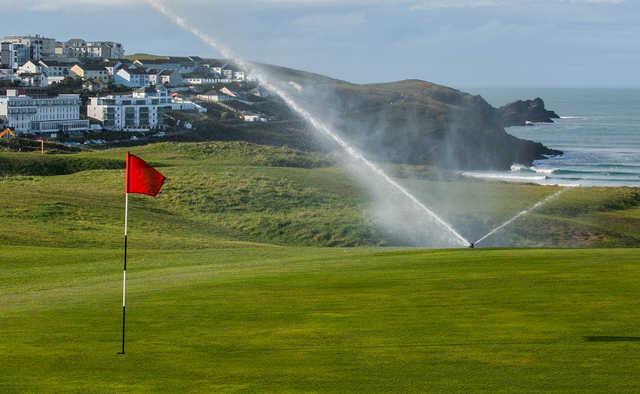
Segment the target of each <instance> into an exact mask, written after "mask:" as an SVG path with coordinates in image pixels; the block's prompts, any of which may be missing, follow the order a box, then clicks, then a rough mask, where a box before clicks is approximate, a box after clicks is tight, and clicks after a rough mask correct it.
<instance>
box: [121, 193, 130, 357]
mask: <svg viewBox="0 0 640 394" xmlns="http://www.w3.org/2000/svg"><path fill="white" fill-rule="evenodd" d="M128 230H129V193H126V192H125V198H124V269H123V271H122V351H121V352H120V354H124V333H125V318H126V304H127V303H126V301H127V233H128Z"/></svg>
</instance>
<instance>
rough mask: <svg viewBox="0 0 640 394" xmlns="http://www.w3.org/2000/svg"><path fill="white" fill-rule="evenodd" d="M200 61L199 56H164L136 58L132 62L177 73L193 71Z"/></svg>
mask: <svg viewBox="0 0 640 394" xmlns="http://www.w3.org/2000/svg"><path fill="white" fill-rule="evenodd" d="M201 62H202V59H201V58H199V57H193V56H192V57H166V58H154V59H137V60H135V61H134V64H135V65H137V66H140V67H144V68H149V69H156V70H172V71H176V72H177V73H179V74H188V73H191V72H194V71H195V70H196V69H197V68H198V67H199V66H200V63H201Z"/></svg>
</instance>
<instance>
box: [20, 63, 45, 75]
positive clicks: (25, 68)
mask: <svg viewBox="0 0 640 394" xmlns="http://www.w3.org/2000/svg"><path fill="white" fill-rule="evenodd" d="M41 72H42V67H41V66H40V64H39V63H38V62H35V61H33V60H29V61H27V62H26V63H25V64H23V65H22V66H20V67H18V69H17V70H16V74H18V75H22V74H39V73H41Z"/></svg>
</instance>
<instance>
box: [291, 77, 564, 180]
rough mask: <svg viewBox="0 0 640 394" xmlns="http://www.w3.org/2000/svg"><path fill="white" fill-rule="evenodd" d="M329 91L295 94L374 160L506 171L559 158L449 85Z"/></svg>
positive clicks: (338, 85) (341, 86)
mask: <svg viewBox="0 0 640 394" xmlns="http://www.w3.org/2000/svg"><path fill="white" fill-rule="evenodd" d="M301 85H302V84H301ZM303 86H304V85H303ZM324 91H325V93H324V94H323V93H322V92H323V88H322V87H321V86H318V85H316V86H314V87H311V88H305V89H304V90H303V92H302V93H298V94H299V95H300V96H301V98H302V99H303V100H304V99H305V98H304V97H303V96H305V92H307V93H308V94H310V95H311V97H306V99H307V103H306V106H307V107H309V108H312V109H313V112H314V113H322V114H325V115H326V118H329V119H334V122H333V126H334V127H335V129H336V130H339V131H340V132H341V134H343V135H344V137H345V138H346V139H347V140H349V141H351V142H353V143H354V144H355V145H356V146H357V147H358V148H359V149H360V150H362V151H363V152H365V153H366V154H367V155H368V156H370V157H372V158H375V159H376V160H387V161H391V162H395V163H405V164H431V165H437V166H440V167H444V168H449V169H464V170H508V169H509V168H510V167H511V165H512V164H513V163H522V164H531V163H532V162H533V161H535V160H539V159H543V158H545V156H550V155H557V154H560V153H561V152H558V151H555V150H552V149H549V148H547V147H546V146H544V145H542V144H540V143H536V142H532V141H526V140H522V139H519V138H516V137H514V136H512V135H510V134H508V133H507V132H506V131H505V129H504V127H503V125H502V119H501V116H500V113H499V111H498V110H496V109H495V108H493V107H492V106H491V105H490V104H488V103H487V102H486V101H485V100H484V99H483V98H482V97H480V96H474V95H471V94H468V93H464V92H461V91H458V90H455V89H452V88H448V87H446V86H441V85H436V84H433V83H429V82H425V81H419V80H407V81H400V82H392V83H384V84H370V85H355V84H350V83H345V82H335V83H333V84H331V86H330V87H329V88H326V89H324ZM318 102H321V103H323V107H322V108H317V103H318ZM314 104H315V105H316V108H314Z"/></svg>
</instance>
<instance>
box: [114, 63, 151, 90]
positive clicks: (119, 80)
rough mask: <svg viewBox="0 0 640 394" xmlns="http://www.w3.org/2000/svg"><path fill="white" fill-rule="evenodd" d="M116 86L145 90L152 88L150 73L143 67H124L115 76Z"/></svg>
mask: <svg viewBox="0 0 640 394" xmlns="http://www.w3.org/2000/svg"><path fill="white" fill-rule="evenodd" d="M114 82H115V84H116V85H122V86H126V87H129V88H143V87H146V86H150V85H151V84H152V83H151V81H150V72H149V71H147V70H146V69H145V68H143V67H137V68H131V67H122V68H120V69H119V70H118V71H117V72H116V74H115V75H114Z"/></svg>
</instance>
